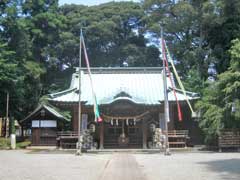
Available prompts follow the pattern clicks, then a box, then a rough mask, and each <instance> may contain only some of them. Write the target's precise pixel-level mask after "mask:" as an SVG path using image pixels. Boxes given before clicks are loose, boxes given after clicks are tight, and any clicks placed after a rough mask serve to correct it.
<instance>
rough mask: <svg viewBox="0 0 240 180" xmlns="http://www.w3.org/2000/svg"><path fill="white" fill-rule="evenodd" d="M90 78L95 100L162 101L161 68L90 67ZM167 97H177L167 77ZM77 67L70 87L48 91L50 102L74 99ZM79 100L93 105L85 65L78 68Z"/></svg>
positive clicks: (179, 93) (190, 94)
mask: <svg viewBox="0 0 240 180" xmlns="http://www.w3.org/2000/svg"><path fill="white" fill-rule="evenodd" d="M92 80H93V86H94V91H95V93H96V97H97V101H98V104H102V105H104V104H111V103H113V102H115V101H117V100H123V99H126V100H129V101H132V102H133V103H136V104H146V105H158V104H161V103H162V102H163V101H164V92H163V77H162V68H126V67H125V68H92ZM167 85H168V99H169V101H176V100H175V96H174V93H173V88H172V87H171V83H170V79H169V78H167ZM78 93H79V73H78V68H77V69H76V72H75V73H73V75H72V80H71V84H70V87H69V89H67V90H65V91H62V92H58V93H54V94H50V98H49V100H50V101H52V102H64V103H75V102H78V97H79V94H78ZM176 94H177V98H178V100H179V101H185V96H184V95H183V93H182V91H180V90H177V91H176ZM187 95H188V99H189V100H193V99H197V98H199V96H198V94H197V93H193V92H187ZM81 101H82V102H85V104H86V105H93V97H92V92H91V84H90V79H89V76H88V74H87V71H86V69H85V68H82V69H81Z"/></svg>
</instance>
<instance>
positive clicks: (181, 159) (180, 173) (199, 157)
mask: <svg viewBox="0 0 240 180" xmlns="http://www.w3.org/2000/svg"><path fill="white" fill-rule="evenodd" d="M134 156H135V158H136V160H137V162H138V164H139V165H140V166H141V169H142V171H143V172H144V174H145V175H146V176H147V179H149V180H159V179H163V180H188V179H190V180H223V179H224V180H240V153H176V154H172V155H171V156H164V155H157V154H150V155H147V154H141V155H140V154H137V155H134Z"/></svg>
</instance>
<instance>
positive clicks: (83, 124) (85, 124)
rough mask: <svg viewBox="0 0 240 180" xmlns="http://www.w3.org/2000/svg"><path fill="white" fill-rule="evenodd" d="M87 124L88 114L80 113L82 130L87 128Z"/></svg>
mask: <svg viewBox="0 0 240 180" xmlns="http://www.w3.org/2000/svg"><path fill="white" fill-rule="evenodd" d="M87 124H88V115H87V114H82V130H86V129H87Z"/></svg>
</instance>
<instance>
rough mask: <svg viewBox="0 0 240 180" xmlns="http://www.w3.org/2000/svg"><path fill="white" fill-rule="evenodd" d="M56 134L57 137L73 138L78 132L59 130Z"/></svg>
mask: <svg viewBox="0 0 240 180" xmlns="http://www.w3.org/2000/svg"><path fill="white" fill-rule="evenodd" d="M57 136H58V138H75V137H78V133H77V132H76V131H59V132H58V133H57Z"/></svg>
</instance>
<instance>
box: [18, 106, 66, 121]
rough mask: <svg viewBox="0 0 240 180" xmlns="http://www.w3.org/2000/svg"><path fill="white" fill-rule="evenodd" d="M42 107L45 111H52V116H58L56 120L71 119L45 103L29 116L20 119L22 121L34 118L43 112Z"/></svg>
mask: <svg viewBox="0 0 240 180" xmlns="http://www.w3.org/2000/svg"><path fill="white" fill-rule="evenodd" d="M42 109H44V110H45V111H47V112H48V113H50V114H51V115H52V116H54V117H55V118H56V120H64V121H69V120H68V119H67V118H66V117H64V116H63V115H62V114H60V113H59V112H58V111H56V110H55V109H54V108H52V107H50V106H47V105H44V104H41V105H39V106H38V107H37V108H36V109H35V110H34V111H33V112H32V113H30V114H29V115H28V116H27V117H25V118H24V119H22V120H20V123H23V122H26V121H28V120H32V119H33V118H34V117H35V116H37V115H38V114H39V113H40V112H41V110H42Z"/></svg>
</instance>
